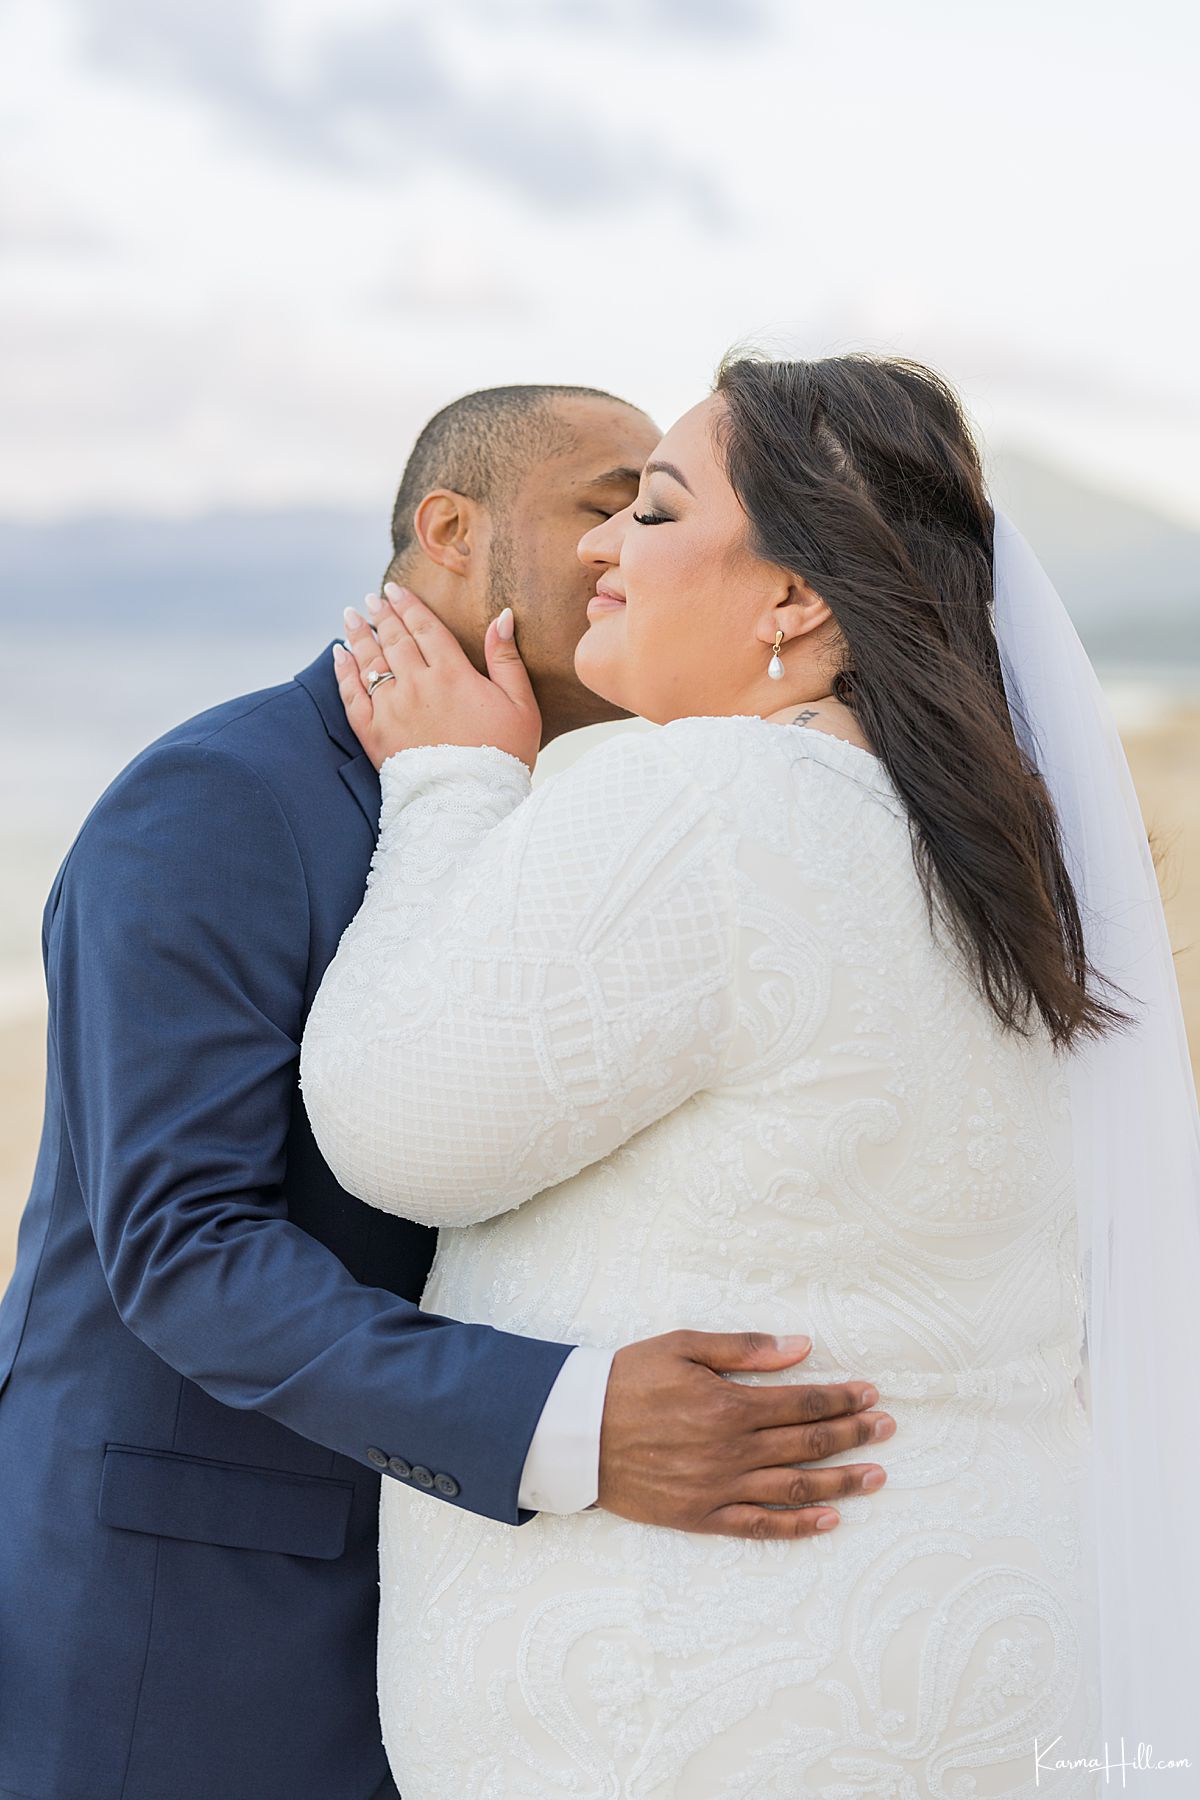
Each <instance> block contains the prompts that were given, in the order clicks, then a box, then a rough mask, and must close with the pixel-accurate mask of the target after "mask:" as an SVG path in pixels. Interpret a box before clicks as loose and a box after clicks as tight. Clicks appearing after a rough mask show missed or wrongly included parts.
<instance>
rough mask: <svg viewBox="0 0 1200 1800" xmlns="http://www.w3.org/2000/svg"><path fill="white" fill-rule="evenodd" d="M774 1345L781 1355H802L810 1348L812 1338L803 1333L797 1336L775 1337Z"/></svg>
mask: <svg viewBox="0 0 1200 1800" xmlns="http://www.w3.org/2000/svg"><path fill="white" fill-rule="evenodd" d="M775 1347H776V1349H777V1350H778V1351H779V1352H780V1354H781V1355H783V1356H803V1354H804V1352H805V1351H806V1350H811V1349H812V1339H811V1338H810V1337H805V1336H804V1335H803V1333H802V1334H801V1335H800V1336H799V1337H777V1338H776V1339H775Z"/></svg>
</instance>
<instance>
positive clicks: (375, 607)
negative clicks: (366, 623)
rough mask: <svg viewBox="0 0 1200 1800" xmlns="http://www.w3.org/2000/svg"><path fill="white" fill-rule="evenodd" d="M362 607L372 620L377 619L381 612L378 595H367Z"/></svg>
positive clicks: (380, 601)
mask: <svg viewBox="0 0 1200 1800" xmlns="http://www.w3.org/2000/svg"><path fill="white" fill-rule="evenodd" d="M363 605H364V606H365V607H366V609H367V611H368V612H369V613H370V615H371V617H372V618H373V619H375V618H378V616H379V614H380V613H381V612H382V611H383V601H382V600H381V599H380V598H379V595H378V594H368V595H367V597H366V599H365V600H364V601H363Z"/></svg>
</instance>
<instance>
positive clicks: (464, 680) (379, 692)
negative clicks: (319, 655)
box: [333, 581, 542, 769]
mask: <svg viewBox="0 0 1200 1800" xmlns="http://www.w3.org/2000/svg"><path fill="white" fill-rule="evenodd" d="M365 605H366V608H367V611H368V613H369V614H370V618H369V619H364V618H363V617H362V615H361V614H360V613H358V612H356V611H355V610H354V608H353V607H349V606H348V607H347V608H346V613H345V619H346V643H347V645H348V649H347V648H344V647H343V646H342V645H340V644H336V645H335V646H334V651H333V660H334V667H335V670H336V673H337V683H338V692H339V693H340V695H341V697H342V704H343V706H344V707H345V708H346V717H347V719H348V720H349V721H350V727H351V729H352V731H353V732H354V735H355V737H356V738H357V739H358V741H359V743H360V744H361V745H362V747H363V749H364V750H365V751H366V753H367V755H368V756H369V757H370V759H371V761H372V763H374V765H375V767H376V768H377V769H378V768H381V767H382V765H383V763H384V762H385V761H386V760H387V758H388V757H389V756H392V755H394V754H395V753H396V752H397V751H399V750H411V749H414V748H415V747H416V746H417V745H420V744H461V745H464V746H467V747H470V748H478V747H482V746H483V745H491V746H493V747H494V748H495V749H497V750H506V751H508V753H509V754H510V755H511V756H516V757H519V758H520V760H521V761H522V762H523V763H525V764H526V766H527V767H528V768H530V769H532V768H533V765H534V762H535V761H536V760H537V753H538V747H539V745H540V743H541V737H542V720H541V714H540V712H539V711H538V705H537V701H536V700H535V698H534V694H533V688H532V687H531V685H530V681H529V676H528V674H527V672H526V669H525V664H524V663H523V661H522V660H521V653H520V651H519V650H518V649H517V645H516V637H515V631H514V627H513V615H512V609H511V607H505V609H504V611H503V612H502V613H501V614H500V616H499V617H498V618H496V619H493V620H492V622H491V624H490V625H489V626H488V629H487V635H486V637H485V638H484V645H483V649H484V657H485V659H486V661H487V668H488V672H487V674H486V675H481V674H480V673H479V671H478V669H476V668H475V667H474V665H473V664H472V663H471V661H470V659H469V658H468V656H467V654H466V652H465V651H464V650H463V648H462V646H461V644H460V643H459V642H458V639H457V638H456V637H455V636H454V634H453V632H452V631H450V630H449V629H448V627H447V626H445V625H443V624H442V621H441V620H440V619H439V618H438V616H437V614H436V613H434V612H432V611H431V610H430V608H429V607H428V606H426V605H425V603H424V601H422V600H420V599H418V598H417V596H416V594H414V593H412V592H411V591H410V590H409V589H407V588H400V587H397V586H396V585H395V583H394V582H390V581H389V582H387V583H386V584H385V586H384V590H383V595H382V596H380V595H377V594H369V595H368V596H367V599H366V602H365ZM379 675H383V676H384V679H383V680H382V681H379V680H378V679H375V680H372V677H373V676H374V677H376V678H377V677H378V676H379Z"/></svg>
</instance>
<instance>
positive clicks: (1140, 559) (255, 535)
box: [0, 450, 1200, 666]
mask: <svg viewBox="0 0 1200 1800" xmlns="http://www.w3.org/2000/svg"><path fill="white" fill-rule="evenodd" d="M989 481H990V486H991V489H992V492H993V493H994V494H995V497H996V499H997V501H998V503H999V504H1000V505H1001V507H1003V508H1004V510H1005V511H1006V512H1008V514H1009V515H1010V517H1012V518H1013V519H1014V520H1015V521H1016V522H1017V524H1018V525H1019V526H1020V527H1021V529H1022V531H1024V533H1025V535H1026V537H1027V538H1028V539H1029V541H1030V542H1031V543H1032V544H1033V546H1034V548H1035V549H1036V550H1037V552H1038V554H1039V556H1040V557H1041V558H1042V560H1043V562H1044V563H1045V565H1046V568H1047V569H1048V570H1049V572H1050V574H1051V576H1052V578H1053V579H1054V581H1055V582H1056V583H1057V585H1058V588H1059V591H1060V592H1061V594H1062V596H1063V599H1064V600H1065V601H1066V603H1067V605H1068V607H1069V608H1070V610H1071V614H1072V617H1073V618H1074V620H1075V623H1076V626H1077V628H1078V630H1079V633H1080V635H1081V637H1082V638H1083V640H1084V642H1085V644H1086V645H1087V647H1088V650H1089V652H1090V654H1091V655H1092V656H1093V657H1094V658H1096V660H1097V661H1100V662H1105V663H1120V664H1125V665H1129V666H1161V665H1163V664H1169V665H1178V664H1180V663H1186V664H1188V665H1193V666H1194V665H1198V664H1200V532H1197V531H1192V530H1189V529H1188V528H1187V527H1186V526H1183V525H1180V524H1177V523H1175V522H1174V521H1172V520H1170V519H1167V518H1165V517H1162V516H1160V515H1159V514H1157V513H1155V512H1154V511H1153V510H1152V509H1150V508H1149V507H1145V506H1143V505H1141V504H1139V503H1138V502H1136V501H1133V500H1129V499H1127V498H1125V497H1124V496H1122V495H1119V494H1114V493H1106V492H1104V491H1103V490H1102V489H1099V488H1095V487H1092V486H1089V485H1088V484H1087V483H1086V482H1084V481H1082V480H1080V479H1078V478H1076V477H1074V476H1071V475H1069V474H1066V473H1064V472H1062V471H1060V470H1057V469H1054V468H1051V467H1050V466H1048V465H1047V464H1045V463H1042V462H1040V461H1039V460H1037V459H1035V458H1034V457H1031V456H1028V455H1026V454H1024V453H1022V452H1019V451H1016V450H1008V451H1001V450H996V451H994V452H993V453H992V456H991V459H990V472H989ZM387 524H388V522H387V519H386V518H384V517H382V516H379V517H376V516H375V515H373V514H367V513H350V512H337V511H320V510H317V509H315V508H297V509H295V510H292V511H275V512H232V511H230V512H217V513H212V514H210V515H208V516H206V517H202V518H196V519H188V520H164V519H146V518H137V517H115V516H110V517H83V516H81V517H77V518H72V519H68V520H63V521H59V522H55V523H50V524H44V525H27V524H21V523H17V522H13V521H4V520H2V519H0V624H8V625H12V626H16V627H18V628H21V629H29V628H30V626H31V625H32V626H33V628H34V629H36V621H37V619H38V618H40V617H41V616H43V615H45V614H49V615H50V616H52V617H53V618H55V619H57V620H60V621H62V622H64V623H69V624H71V625H73V626H77V627H82V628H85V629H86V630H87V632H88V635H89V636H92V635H94V634H96V633H100V632H107V631H111V632H112V633H113V635H114V636H124V635H127V634H128V633H130V632H131V631H132V632H137V633H139V634H142V633H147V634H152V635H154V636H156V637H161V636H164V635H180V636H187V637H195V636H197V635H207V634H208V633H210V632H211V633H214V634H216V633H227V632H230V631H241V632H254V631H255V630H261V631H267V632H270V631H275V630H278V629H279V628H280V627H286V629H287V630H288V631H289V632H293V631H294V632H295V634H296V637H297V640H299V639H300V638H305V639H307V638H308V637H310V636H311V638H312V641H314V642H324V641H325V640H326V639H328V637H329V636H331V635H332V634H333V633H334V632H335V631H336V630H337V629H338V627H339V620H340V615H341V609H342V607H343V606H344V605H346V604H347V603H349V604H351V605H354V604H356V603H357V602H358V601H359V600H360V599H361V597H362V595H363V594H364V593H365V592H366V591H367V590H368V589H370V588H371V587H373V586H374V585H376V584H377V583H378V581H379V580H380V578H381V575H382V571H383V566H384V564H385V562H386V559H387V553H388V530H387Z"/></svg>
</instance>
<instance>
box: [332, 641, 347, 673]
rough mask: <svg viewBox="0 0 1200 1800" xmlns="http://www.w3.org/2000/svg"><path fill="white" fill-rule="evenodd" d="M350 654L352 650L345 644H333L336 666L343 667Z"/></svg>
mask: <svg viewBox="0 0 1200 1800" xmlns="http://www.w3.org/2000/svg"><path fill="white" fill-rule="evenodd" d="M349 655H350V652H349V651H348V650H347V648H346V646H345V645H344V644H335V645H334V646H333V661H334V666H335V668H341V666H342V664H343V663H344V662H345V661H346V660H347V659H348V657H349Z"/></svg>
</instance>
